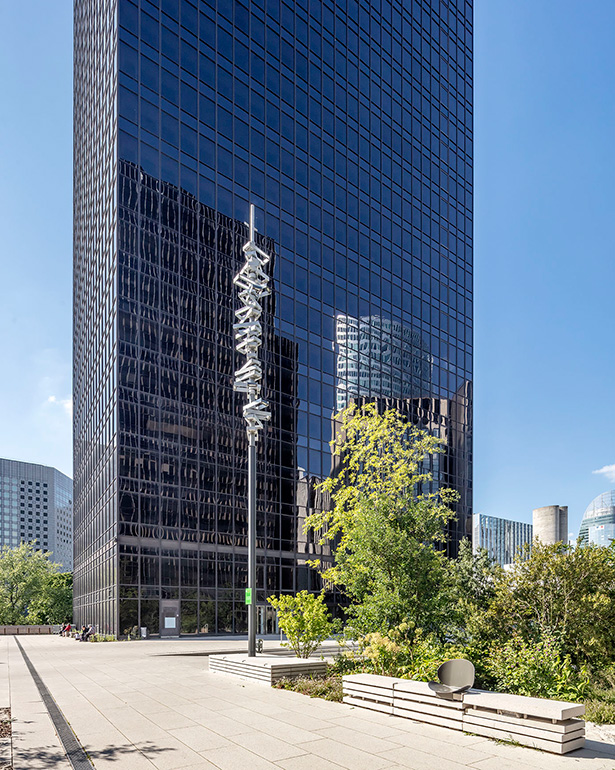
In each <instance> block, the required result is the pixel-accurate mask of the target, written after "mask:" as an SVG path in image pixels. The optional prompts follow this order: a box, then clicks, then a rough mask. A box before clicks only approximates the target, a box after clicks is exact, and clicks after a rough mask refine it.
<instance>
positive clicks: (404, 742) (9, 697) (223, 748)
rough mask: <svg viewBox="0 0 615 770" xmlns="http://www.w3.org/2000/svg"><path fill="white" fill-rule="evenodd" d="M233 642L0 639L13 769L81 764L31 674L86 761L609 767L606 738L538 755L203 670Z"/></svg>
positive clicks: (316, 767)
mask: <svg viewBox="0 0 615 770" xmlns="http://www.w3.org/2000/svg"><path fill="white" fill-rule="evenodd" d="M19 645H21V649H20V646H19ZM244 647H245V642H237V641H235V640H227V639H217V640H195V641H192V640H189V641H184V640H181V641H153V640H151V641H133V642H116V643H98V644H81V643H78V642H75V641H73V640H72V639H64V638H60V637H55V636H54V637H47V636H20V637H18V641H17V640H16V639H15V638H14V637H3V638H1V639H0V708H2V707H6V706H9V705H10V706H11V708H12V715H13V718H14V720H15V721H14V722H13V746H12V752H13V754H12V765H13V768H14V770H29V769H30V768H37V769H38V768H41V769H42V768H45V769H46V770H48V769H49V768H57V769H58V770H71V768H73V767H78V768H82V767H85V765H84V764H83V760H82V762H81V764H79V762H78V761H75V760H73V761H74V762H75V764H71V762H70V761H69V759H68V757H67V755H66V752H65V750H64V748H63V746H62V743H61V741H60V738H59V737H58V735H57V733H56V730H55V729H54V723H53V722H52V719H51V717H50V714H49V711H48V707H47V705H46V703H45V702H44V701H43V699H42V697H41V694H40V691H39V687H37V681H38V682H39V684H40V683H42V685H43V688H45V687H46V688H47V691H48V692H49V693H50V695H51V696H52V699H53V701H55V704H57V706H58V707H59V709H60V710H61V713H62V714H63V716H64V717H65V719H66V720H67V721H68V722H69V723H70V726H71V727H72V730H73V731H74V733H75V735H76V736H77V738H78V740H79V742H80V743H81V745H82V746H83V748H84V749H85V751H86V752H87V755H88V757H89V759H90V761H91V763H92V765H93V766H94V767H95V768H97V769H98V768H113V770H156V769H157V768H158V769H159V770H180V768H181V770H215V769H216V768H218V769H219V770H276V769H277V770H340V768H345V769H346V770H385V769H386V770H393V768H397V770H401V768H412V769H413V770H462V768H474V770H512V769H513V768H520V769H521V770H522V769H523V768H527V769H529V768H532V769H533V770H536V769H537V768H540V769H541V770H542V769H543V768H544V769H545V770H550V768H554V769H555V768H569V769H570V770H577V769H578V770H585V768H588V770H589V769H590V768H591V770H594V769H596V770H598V768H601V769H602V768H604V769H605V770H606V768H608V770H615V745H611V744H608V743H601V742H598V741H592V740H588V741H587V745H586V747H585V748H584V749H582V750H580V751H576V752H573V753H571V754H569V755H568V756H565V757H560V756H554V755H548V754H544V753H542V752H539V751H535V750H533V749H526V748H522V747H519V746H512V745H506V744H498V743H496V742H494V741H489V740H487V739H485V738H479V737H475V736H471V735H464V734H462V733H456V732H454V731H452V730H447V729H444V728H438V727H432V726H428V725H422V724H418V723H413V722H410V721H408V720H405V719H399V718H396V717H390V716H386V715H383V714H377V713H371V712H367V711H365V710H363V709H357V708H353V707H351V706H347V705H344V704H340V703H329V702H326V701H323V700H320V699H310V698H307V697H306V696H304V695H299V694H297V693H292V692H285V691H282V690H274V689H272V688H270V687H268V686H266V685H261V684H256V683H252V682H248V681H242V680H239V679H235V678H234V677H228V676H223V675H219V674H210V673H209V671H208V657H207V654H208V653H212V652H216V651H233V650H236V651H240V650H242V649H243V648H244ZM276 647H277V645H276V644H275V643H273V642H270V643H268V644H267V645H266V649H267V650H268V651H273V650H274V649H275V648H276ZM22 649H23V651H24V652H25V653H26V656H27V658H28V660H29V662H30V668H29V667H28V665H27V662H26V659H25V658H24V656H23V655H22ZM33 677H35V678H33ZM48 700H49V699H48ZM51 708H52V710H53V709H55V705H54V704H53V702H52V704H51ZM60 732H62V731H60ZM65 737H66V736H65ZM72 756H73V757H74V755H72ZM5 759H6V754H5V756H2V757H0V768H2V767H3V761H5Z"/></svg>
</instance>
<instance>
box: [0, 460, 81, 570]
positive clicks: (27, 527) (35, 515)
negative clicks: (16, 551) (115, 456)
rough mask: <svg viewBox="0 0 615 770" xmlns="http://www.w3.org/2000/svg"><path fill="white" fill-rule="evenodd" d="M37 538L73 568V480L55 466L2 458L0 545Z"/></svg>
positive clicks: (65, 565) (57, 559)
mask: <svg viewBox="0 0 615 770" xmlns="http://www.w3.org/2000/svg"><path fill="white" fill-rule="evenodd" d="M33 541H35V543H36V546H35V547H36V550H37V551H39V550H40V551H51V552H52V557H51V560H52V561H55V562H57V563H58V564H61V565H62V571H63V572H71V571H72V569H73V482H72V481H71V479H69V478H68V476H65V475H64V474H63V473H60V471H58V470H56V469H55V468H49V467H48V466H46V465H38V464H36V463H23V462H19V461H18V460H5V459H2V458H0V546H7V547H8V548H16V547H17V546H18V545H19V544H20V543H31V542H33Z"/></svg>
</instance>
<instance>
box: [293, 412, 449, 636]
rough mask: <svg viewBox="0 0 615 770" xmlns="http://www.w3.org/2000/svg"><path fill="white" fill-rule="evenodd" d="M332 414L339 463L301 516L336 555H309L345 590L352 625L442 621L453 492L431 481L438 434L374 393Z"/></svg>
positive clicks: (421, 625)
mask: <svg viewBox="0 0 615 770" xmlns="http://www.w3.org/2000/svg"><path fill="white" fill-rule="evenodd" d="M336 419H337V420H338V424H339V428H340V430H339V431H338V435H337V437H336V439H335V440H334V441H332V442H331V446H332V449H333V453H334V455H335V456H336V457H337V458H338V461H339V462H338V467H337V469H336V473H335V474H333V475H332V476H330V477H329V478H328V479H326V480H325V481H324V482H323V483H322V485H321V488H322V489H323V490H324V491H325V492H328V493H329V494H330V495H331V499H332V501H333V506H332V509H331V510H324V511H318V512H316V513H314V514H313V515H311V516H310V517H308V519H307V522H306V529H312V530H314V531H315V532H316V533H317V537H318V538H319V542H320V543H321V544H329V545H330V546H331V548H332V550H333V551H334V556H335V561H334V563H333V564H332V565H331V566H325V565H323V564H321V563H320V562H318V561H316V562H314V563H313V564H314V565H315V566H316V567H318V568H319V569H320V571H321V574H322V576H323V578H324V579H325V580H326V581H330V582H331V583H333V584H335V585H336V586H337V587H338V588H339V589H340V590H341V591H343V592H344V593H345V594H346V595H347V596H348V597H349V599H350V602H351V603H350V606H349V608H348V615H349V617H350V622H351V625H352V628H353V629H354V631H355V632H356V633H357V634H365V633H370V632H373V631H380V632H382V633H383V634H386V633H387V631H388V630H389V629H390V628H393V627H399V626H401V625H402V624H404V628H406V629H407V634H408V638H410V639H412V638H413V636H414V634H415V633H416V631H417V629H426V630H428V631H434V630H437V629H443V623H444V620H445V619H446V618H447V617H448V616H449V614H450V596H449V595H448V588H449V584H450V579H449V576H450V568H449V564H448V560H447V559H446V557H445V556H444V554H443V553H442V551H441V550H440V548H439V547H440V546H441V545H442V544H443V543H444V541H445V534H444V532H445V526H446V524H447V523H448V522H449V521H450V520H451V519H452V518H453V511H452V510H451V508H450V505H451V504H452V503H453V502H455V500H456V499H457V494H456V493H455V492H453V491H452V490H446V489H440V490H437V491H431V490H432V487H433V483H432V482H433V478H432V474H431V472H430V470H429V465H430V462H431V460H432V458H433V456H434V455H436V454H438V453H439V452H442V451H443V448H442V442H441V441H440V439H438V438H437V437H435V436H432V435H429V434H428V433H426V432H425V431H422V430H420V429H419V428H417V427H416V426H414V425H412V424H410V423H409V422H408V420H407V419H406V418H405V417H403V416H402V415H400V414H399V413H398V412H397V411H396V410H394V409H391V410H387V411H386V412H384V413H383V414H379V412H378V409H377V406H376V404H374V403H368V404H366V405H363V406H361V407H357V406H355V405H351V406H349V407H348V408H347V409H345V410H344V411H343V412H341V413H340V414H339V415H337V418H336Z"/></svg>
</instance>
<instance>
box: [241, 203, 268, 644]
mask: <svg viewBox="0 0 615 770" xmlns="http://www.w3.org/2000/svg"><path fill="white" fill-rule="evenodd" d="M243 251H244V254H245V257H246V261H245V264H244V265H243V267H242V268H241V270H240V271H239V273H237V275H236V276H235V278H234V279H233V282H234V283H235V285H236V286H238V287H239V299H240V300H241V302H242V305H241V307H240V308H239V309H238V310H236V311H235V316H236V317H237V323H235V324H233V330H234V332H235V340H236V349H237V351H238V352H239V353H242V354H243V355H245V356H246V359H247V361H246V363H245V364H244V365H243V366H242V367H241V368H240V369H238V370H237V371H236V372H235V381H234V388H235V390H236V391H239V392H241V393H247V395H248V402H247V404H245V405H244V407H243V416H244V418H245V421H246V425H247V427H246V430H247V434H248V587H247V589H246V604H247V606H248V655H249V656H250V657H255V656H256V442H257V441H258V432H259V430H262V429H263V428H264V427H265V422H266V421H267V420H270V419H271V412H269V404H268V403H267V401H265V400H264V399H263V398H261V386H262V379H263V367H262V365H261V362H260V360H259V357H258V354H259V350H260V347H261V342H262V332H263V329H262V325H261V321H260V318H261V315H262V312H263V309H262V306H261V299H263V297H266V296H267V295H268V294H270V291H269V276H268V275H267V273H266V272H265V270H264V269H263V268H264V267H265V265H266V264H267V262H269V255H268V254H267V253H266V252H264V251H263V250H262V249H260V248H259V247H258V246H257V245H256V241H255V227H254V206H250V224H249V240H248V242H247V243H246V244H245V245H244V247H243Z"/></svg>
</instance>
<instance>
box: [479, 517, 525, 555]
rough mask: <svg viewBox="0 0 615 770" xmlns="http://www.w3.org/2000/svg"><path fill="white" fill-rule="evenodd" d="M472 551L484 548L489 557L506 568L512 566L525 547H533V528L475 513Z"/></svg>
mask: <svg viewBox="0 0 615 770" xmlns="http://www.w3.org/2000/svg"><path fill="white" fill-rule="evenodd" d="M473 529H474V531H473V534H472V549H473V551H474V553H477V552H478V549H479V548H484V549H485V550H486V551H487V552H488V554H489V556H490V557H491V558H492V559H493V560H494V561H496V562H497V563H498V564H500V565H501V566H502V567H504V566H505V565H507V564H512V563H513V562H514V560H515V556H516V555H517V554H518V553H519V551H520V550H521V549H522V548H523V546H524V545H529V546H531V545H532V539H533V530H534V528H533V526H532V525H531V524H526V523H525V522H523V521H512V520H511V519H499V518H498V517H497V516H486V515H485V514H484V513H475V514H474V516H473Z"/></svg>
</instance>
